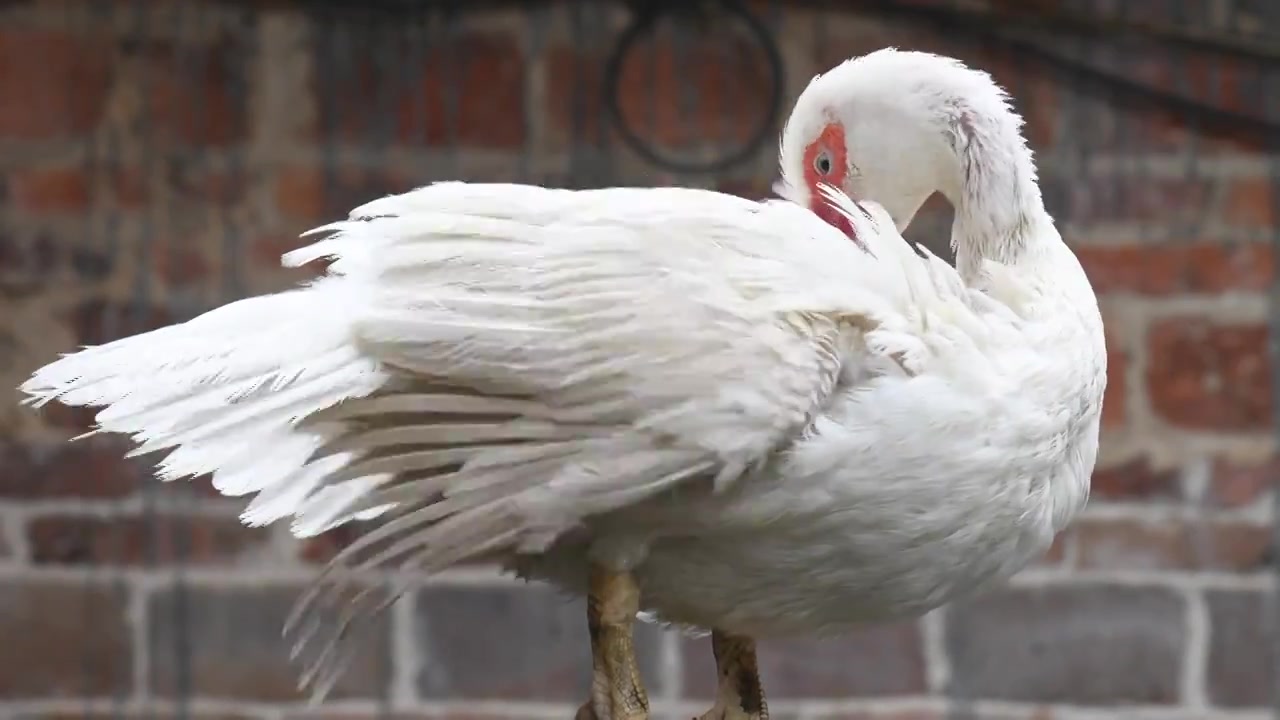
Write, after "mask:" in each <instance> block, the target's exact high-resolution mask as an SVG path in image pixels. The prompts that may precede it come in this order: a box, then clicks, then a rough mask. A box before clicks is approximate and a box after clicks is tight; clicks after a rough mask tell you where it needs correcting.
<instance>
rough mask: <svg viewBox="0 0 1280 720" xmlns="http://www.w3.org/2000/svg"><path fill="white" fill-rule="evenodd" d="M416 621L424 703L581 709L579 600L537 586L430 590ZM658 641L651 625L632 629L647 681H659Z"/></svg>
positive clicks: (586, 657)
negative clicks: (538, 703)
mask: <svg viewBox="0 0 1280 720" xmlns="http://www.w3.org/2000/svg"><path fill="white" fill-rule="evenodd" d="M416 618H417V621H416V627H415V628H414V629H415V633H416V634H415V638H416V641H415V644H416V645H417V647H418V648H419V652H421V653H422V655H421V657H422V661H421V665H420V667H421V668H422V669H421V671H420V672H419V674H418V678H417V686H418V691H419V692H420V693H421V695H422V696H423V697H424V698H429V699H441V700H444V699H449V700H453V699H494V700H497V699H503V700H517V699H518V700H546V701H551V700H559V701H564V702H579V703H580V702H582V701H583V700H584V699H585V698H586V697H587V692H588V689H589V687H590V677H591V643H590V640H589V638H588V637H587V614H586V609H585V604H584V603H583V602H582V601H581V600H578V599H574V600H572V601H569V600H567V599H566V598H565V597H564V596H563V595H561V594H559V593H557V592H556V591H554V590H552V589H550V588H547V587H543V586H536V585H530V586H527V587H521V586H498V587H429V588H427V589H425V590H423V591H422V592H421V593H420V594H419V596H418V602H417V608H416ZM658 638H659V631H658V630H657V628H655V627H654V626H652V625H637V626H636V646H637V655H638V657H639V661H640V668H641V672H642V673H643V675H644V677H646V678H656V677H658V674H657V670H658V665H657V663H658ZM650 682H652V680H651V681H650ZM654 688H656V686H651V692H655V691H656V690H654Z"/></svg>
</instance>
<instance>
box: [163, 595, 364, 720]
mask: <svg viewBox="0 0 1280 720" xmlns="http://www.w3.org/2000/svg"><path fill="white" fill-rule="evenodd" d="M300 592H302V588H299V587H272V588H235V587H231V588H211V587H204V586H186V587H181V588H174V589H170V590H166V591H163V592H160V593H158V594H156V595H155V596H154V597H152V598H151V601H150V603H149V607H148V622H149V623H150V629H151V641H150V649H151V677H150V682H151V690H152V692H153V693H154V694H156V695H157V696H159V697H170V698H172V697H182V696H196V697H208V698H225V699H244V700H264V701H272V700H274V701H281V700H297V699H301V698H303V697H304V696H303V694H301V693H299V691H298V689H297V684H298V678H299V677H300V676H301V667H300V666H298V665H296V664H293V663H291V662H290V661H289V650H290V645H289V643H288V642H287V641H286V640H285V639H283V638H282V637H281V630H282V628H283V627H284V621H285V618H286V617H287V616H288V613H289V610H290V609H291V608H292V606H293V603H294V601H295V600H296V599H297V598H298V595H299V593H300ZM389 628H390V616H389V615H387V614H384V615H382V616H381V617H380V618H378V620H376V621H375V622H374V623H373V624H371V625H370V627H369V630H368V632H367V633H366V634H364V635H359V636H357V637H356V638H355V639H354V640H353V641H352V642H354V643H355V644H356V645H355V646H356V647H357V648H358V649H357V650H356V652H357V653H358V654H357V655H355V656H354V659H353V661H352V662H351V663H350V664H349V666H348V667H347V670H346V672H345V673H344V674H343V676H342V678H341V679H340V680H339V681H338V683H337V685H335V686H334V688H333V690H332V692H331V693H330V695H329V697H330V698H332V699H335V700H341V699H346V698H361V697H364V698H373V697H383V696H385V694H386V688H387V685H388V682H389V680H388V679H389V678H390V650H389V648H390V644H389V632H390V630H389Z"/></svg>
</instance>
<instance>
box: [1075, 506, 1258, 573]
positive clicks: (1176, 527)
mask: <svg viewBox="0 0 1280 720" xmlns="http://www.w3.org/2000/svg"><path fill="white" fill-rule="evenodd" d="M1075 532H1076V538H1077V540H1076V547H1077V554H1076V561H1077V563H1078V566H1079V567H1080V568H1082V569H1087V570H1220V571H1229V572H1255V571H1258V570H1261V569H1263V568H1265V566H1266V565H1267V563H1268V562H1269V554H1270V553H1269V546H1270V542H1271V528H1269V527H1266V526H1263V525H1251V524H1245V523H1233V522H1226V521H1223V522H1205V523H1188V522H1185V521H1181V520H1175V519H1167V520H1161V521H1159V522H1141V521H1131V520H1083V521H1081V522H1079V523H1077V524H1076V525H1075Z"/></svg>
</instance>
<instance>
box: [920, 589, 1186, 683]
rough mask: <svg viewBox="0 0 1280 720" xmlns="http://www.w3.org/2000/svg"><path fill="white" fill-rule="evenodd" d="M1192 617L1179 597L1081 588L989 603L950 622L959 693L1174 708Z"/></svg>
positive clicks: (966, 607) (961, 611)
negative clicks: (1169, 706)
mask: <svg viewBox="0 0 1280 720" xmlns="http://www.w3.org/2000/svg"><path fill="white" fill-rule="evenodd" d="M1185 612H1186V611H1185V607H1184V604H1183V601H1182V598H1181V597H1180V596H1179V594H1178V593H1177V591H1174V590H1166V589H1163V588H1144V587H1126V586H1112V585H1101V584H1076V585H1071V586H1058V585H1054V586H1048V587H1043V588H1035V589H1031V588H1019V589H1012V588H1011V589H1007V590H1001V591H996V592H992V593H988V594H985V595H983V596H982V597H980V598H977V599H974V600H973V601H970V602H965V603H960V604H958V605H955V606H952V607H951V608H950V609H949V610H948V612H947V614H946V615H945V623H946V647H947V652H948V654H949V656H950V660H951V682H952V684H953V687H952V692H956V691H960V692H963V693H964V697H979V698H984V699H989V700H1011V701H1018V702H1034V703H1063V704H1071V705H1096V706H1106V707H1114V706H1116V705H1124V704H1161V705H1172V704H1174V703H1176V702H1177V701H1178V698H1179V692H1180V685H1181V668H1182V662H1183V661H1182V656H1183V652H1184V650H1185V648H1186V645H1187V640H1186V626H1185V622H1184V618H1185ZM949 694H950V693H949Z"/></svg>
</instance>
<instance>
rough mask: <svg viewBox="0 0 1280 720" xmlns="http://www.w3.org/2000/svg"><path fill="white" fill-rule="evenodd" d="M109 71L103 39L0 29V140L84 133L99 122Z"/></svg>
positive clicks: (109, 59)
mask: <svg viewBox="0 0 1280 720" xmlns="http://www.w3.org/2000/svg"><path fill="white" fill-rule="evenodd" d="M111 68H112V47H111V44H110V43H108V42H106V41H105V40H104V39H103V38H100V37H96V36H78V35H73V34H69V33H59V32H45V31H38V30H18V29H6V30H0V138H6V139H7V138H16V139H32V140H39V139H49V138H58V137H67V136H71V135H77V134H80V133H85V132H88V131H89V130H90V129H92V128H93V127H94V126H95V125H97V123H98V121H99V120H100V119H101V117H102V114H103V110H104V107H105V104H106V98H107V92H108V91H109V90H110V81H111Z"/></svg>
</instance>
